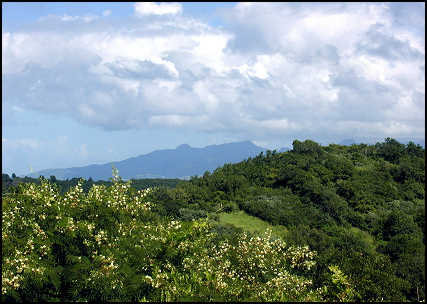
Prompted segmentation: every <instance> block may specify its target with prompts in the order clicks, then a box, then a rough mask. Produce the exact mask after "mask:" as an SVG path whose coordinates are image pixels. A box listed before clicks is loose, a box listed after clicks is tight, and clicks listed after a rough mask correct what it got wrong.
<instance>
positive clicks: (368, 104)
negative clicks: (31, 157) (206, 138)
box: [2, 3, 425, 151]
mask: <svg viewBox="0 0 427 304" xmlns="http://www.w3.org/2000/svg"><path fill="white" fill-rule="evenodd" d="M396 5H397V4H378V3H366V4H365V3H362V4H360V3H359V4H353V3H345V4H343V3H332V4H324V5H319V4H313V3H311V4H308V3H304V4H296V3H251V4H245V3H238V4H237V5H236V6H235V7H234V8H233V9H231V10H229V11H228V12H227V14H226V15H225V16H224V18H225V19H226V20H228V21H227V22H228V23H227V26H225V27H224V28H223V29H221V30H219V29H216V28H213V27H211V26H209V25H207V24H205V23H203V22H202V21H200V20H196V19H192V18H189V17H186V16H183V15H182V14H180V13H181V12H182V7H181V5H179V4H175V3H160V4H155V3H137V4H135V13H136V15H137V17H144V18H133V19H132V18H130V19H129V20H123V21H122V23H120V24H115V26H103V25H105V23H103V22H105V20H107V19H105V18H100V19H96V18H95V19H93V20H91V22H85V21H84V19H81V18H80V17H79V18H80V19H79V18H77V17H73V18H74V19H73V20H74V21H73V22H79V26H78V27H76V26H75V24H70V22H66V20H62V19H64V16H62V17H60V18H59V19H58V18H57V19H55V20H53V19H52V18H51V19H49V23H48V24H49V26H52V24H53V23H54V24H55V26H54V27H51V28H50V27H49V26H47V25H46V24H47V22H48V20H40V21H39V23H38V27H36V28H38V30H33V31H32V32H30V31H21V32H3V33H2V40H3V49H2V61H3V67H2V73H3V78H4V82H3V87H4V90H5V93H4V97H3V100H4V102H5V103H7V104H10V105H13V106H15V107H19V108H29V109H34V110H38V111H43V112H52V113H62V114H64V115H68V116H70V117H73V118H74V119H75V120H77V121H80V122H82V123H85V124H87V125H91V126H96V127H100V128H103V129H105V130H125V129H138V128H160V127H162V128H188V129H194V130H200V131H205V132H217V131H218V132H219V131H220V132H222V134H224V133H229V134H234V135H235V136H237V137H239V136H240V137H241V138H253V139H254V140H259V141H268V139H272V140H273V139H274V138H276V139H277V138H281V137H293V138H295V137H299V138H301V137H311V138H326V134H327V136H329V137H330V136H336V137H346V138H348V137H358V136H359V137H363V136H378V138H382V137H385V136H393V135H394V136H402V137H404V136H406V137H408V136H413V137H422V138H423V137H424V132H425V127H424V122H425V114H424V112H425V101H424V100H425V84H424V83H425V48H424V44H425V41H424V32H425V29H424V28H425V24H424V23H425V21H424V19H422V18H419V16H420V14H421V13H420V12H418V11H419V9H418V8H417V7H416V6H411V4H399V5H400V6H401V7H404V8H405V9H406V10H408V11H409V12H410V14H413V15H414V19H416V20H418V21H420V20H421V21H420V22H422V24H419V23H414V22H408V21H405V20H402V19H405V15H401V14H399V13H397V11H398V8H397V7H396ZM408 14H409V13H408ZM105 15H106V14H104V16H105ZM417 16H418V19H417ZM421 17H422V16H421ZM67 18H69V17H67ZM70 18H71V17H70ZM71 19H72V18H71ZM71 19H70V20H71ZM101 19H102V20H101ZM52 22H53V23H52ZM55 22H56V23H55ZM81 151H83V150H81Z"/></svg>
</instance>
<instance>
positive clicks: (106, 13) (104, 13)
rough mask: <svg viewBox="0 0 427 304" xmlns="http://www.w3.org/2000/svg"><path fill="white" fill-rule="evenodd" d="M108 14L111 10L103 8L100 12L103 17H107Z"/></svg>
mask: <svg viewBox="0 0 427 304" xmlns="http://www.w3.org/2000/svg"><path fill="white" fill-rule="evenodd" d="M110 15H111V10H105V11H103V12H102V16H104V17H108V16H110Z"/></svg>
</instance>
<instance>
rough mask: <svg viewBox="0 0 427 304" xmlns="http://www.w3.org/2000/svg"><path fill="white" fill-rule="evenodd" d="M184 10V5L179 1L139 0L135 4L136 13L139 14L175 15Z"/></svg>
mask: <svg viewBox="0 0 427 304" xmlns="http://www.w3.org/2000/svg"><path fill="white" fill-rule="evenodd" d="M181 12H182V6H181V4H179V3H173V2H166V3H159V4H157V3H155V2H139V3H136V4H135V13H136V15H137V16H146V15H168V14H171V15H175V14H179V13H181Z"/></svg>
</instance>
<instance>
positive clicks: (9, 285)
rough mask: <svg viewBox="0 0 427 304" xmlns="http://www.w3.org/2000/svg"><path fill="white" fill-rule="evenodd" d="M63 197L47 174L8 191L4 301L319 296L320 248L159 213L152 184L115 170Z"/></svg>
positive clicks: (308, 298)
mask: <svg viewBox="0 0 427 304" xmlns="http://www.w3.org/2000/svg"><path fill="white" fill-rule="evenodd" d="M82 184H83V180H81V181H79V183H78V184H77V185H76V186H75V187H73V188H72V189H70V190H69V191H68V192H67V193H65V195H61V194H60V193H59V190H58V187H55V186H54V185H52V184H51V183H50V182H49V181H48V180H45V179H40V185H36V184H22V185H20V186H19V191H18V193H16V194H14V195H11V196H8V197H7V198H5V200H6V201H7V204H5V205H4V210H3V218H2V245H3V246H2V278H3V279H2V299H3V300H6V299H7V300H8V301H61V302H64V301H137V300H140V299H145V300H149V301H182V300H188V299H193V300H204V301H206V300H208V301H212V300H236V301H241V300H254V301H267V300H270V301H271V300H272V301H288V300H291V301H316V300H323V299H326V296H325V295H324V294H323V291H324V289H322V288H317V289H316V288H313V287H312V281H311V280H310V278H309V276H308V275H309V270H310V269H311V268H312V267H313V266H314V265H315V260H314V258H315V256H316V254H315V253H314V252H312V251H310V250H309V249H308V247H300V246H287V245H286V244H285V243H284V242H283V241H281V240H280V239H277V238H274V237H273V236H272V234H271V231H267V232H266V233H265V234H264V235H263V236H262V237H260V236H256V237H255V236H254V237H251V236H249V235H247V234H245V233H238V234H236V233H235V231H234V232H233V233H232V235H233V236H236V235H239V236H240V237H234V241H230V240H231V239H230V240H229V239H228V238H221V237H218V234H217V233H216V232H215V229H214V228H215V227H213V226H212V225H211V224H209V222H208V221H207V220H203V219H198V220H194V219H192V221H190V222H180V221H174V220H170V219H167V218H162V217H159V216H158V215H157V214H156V213H153V211H152V207H153V205H155V203H152V202H149V200H148V199H149V197H150V191H151V190H150V189H147V190H144V191H136V190H134V189H132V188H131V187H130V182H127V183H123V182H122V181H121V179H120V178H119V177H118V175H117V172H116V175H114V176H113V179H112V185H111V186H109V187H106V186H103V185H101V186H97V185H94V186H93V187H92V188H91V189H90V190H89V192H88V193H85V192H84V191H83V189H82Z"/></svg>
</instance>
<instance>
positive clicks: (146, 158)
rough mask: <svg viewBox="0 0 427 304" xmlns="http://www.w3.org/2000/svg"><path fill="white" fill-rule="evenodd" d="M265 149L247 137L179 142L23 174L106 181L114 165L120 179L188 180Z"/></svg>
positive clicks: (252, 155)
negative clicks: (98, 161) (207, 142)
mask: <svg viewBox="0 0 427 304" xmlns="http://www.w3.org/2000/svg"><path fill="white" fill-rule="evenodd" d="M282 149H283V148H282ZM267 150H268V149H266V148H262V147H259V146H256V145H255V144H253V143H252V142H251V141H249V140H246V141H241V142H232V143H225V144H217V145H215V144H214V145H208V146H205V147H202V148H197V147H191V146H190V145H188V144H181V145H179V146H177V147H176V148H175V149H161V150H154V151H152V152H149V153H147V154H141V155H138V156H134V157H129V158H127V159H124V160H120V161H112V162H107V163H103V164H91V165H86V166H79V167H69V168H52V169H44V170H40V171H37V172H33V173H30V174H28V175H27V176H29V177H35V178H37V177H39V176H40V175H42V176H44V177H46V178H49V177H50V176H51V175H54V176H55V177H56V178H57V179H70V178H74V177H82V178H85V179H88V178H92V179H93V180H108V179H109V178H111V168H112V165H114V166H115V167H116V168H117V169H118V170H119V174H120V176H121V177H122V178H123V179H131V178H181V179H188V178H189V177H191V176H194V175H202V174H203V173H204V172H206V171H213V170H215V169H216V168H217V167H220V166H222V165H224V164H226V163H235V162H239V161H242V160H244V159H247V158H248V157H254V156H256V155H258V154H259V153H261V152H265V151H267Z"/></svg>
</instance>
